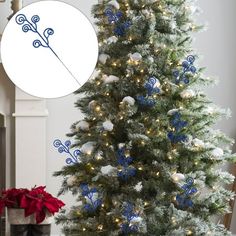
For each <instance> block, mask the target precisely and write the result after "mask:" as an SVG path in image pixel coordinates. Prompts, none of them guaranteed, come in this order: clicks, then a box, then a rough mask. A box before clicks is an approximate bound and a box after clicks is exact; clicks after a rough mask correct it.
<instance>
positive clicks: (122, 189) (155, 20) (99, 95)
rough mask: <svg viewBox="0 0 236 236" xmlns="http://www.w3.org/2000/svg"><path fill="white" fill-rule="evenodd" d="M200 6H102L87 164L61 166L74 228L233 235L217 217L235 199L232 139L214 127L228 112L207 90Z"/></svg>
mask: <svg viewBox="0 0 236 236" xmlns="http://www.w3.org/2000/svg"><path fill="white" fill-rule="evenodd" d="M196 12H197V8H196V7H195V6H193V1H191V0H117V1H116V0H113V1H103V2H102V3H100V4H97V5H95V6H94V8H93V13H94V17H95V19H96V25H97V26H98V38H99V42H100V43H99V45H100V56H99V63H98V65H97V71H98V75H97V76H96V78H94V79H91V80H90V81H89V82H87V83H86V84H85V85H84V86H83V87H82V89H80V90H79V91H78V93H82V94H84V93H85V96H84V97H83V98H82V99H81V98H80V99H78V101H77V103H76V105H77V107H78V108H79V109H80V110H81V111H82V112H83V113H84V114H85V118H84V120H83V121H79V122H76V123H75V124H73V125H72V132H71V134H70V135H69V136H70V137H74V140H75V141H74V144H73V145H72V147H76V148H80V151H81V155H80V162H79V163H75V164H72V165H68V166H65V167H64V168H63V169H62V170H61V171H59V172H57V173H55V175H56V176H63V177H64V182H63V184H62V189H61V191H60V194H64V193H65V192H67V191H71V192H72V193H73V194H74V195H75V196H76V199H77V200H78V205H76V206H74V207H73V208H72V209H71V211H70V212H69V213H64V214H61V215H60V216H59V217H58V222H59V223H63V224H64V232H65V234H66V235H108V236H109V235H114V236H115V235H149V236H151V235H155V236H160V235H169V236H178V235H179V236H184V235H212V236H217V235H218V236H222V235H230V233H229V232H227V230H226V229H225V228H224V227H223V226H222V225H219V224H217V223H215V222H214V220H212V216H215V215H221V216H223V215H224V214H225V213H226V212H229V210H230V209H229V207H228V202H229V200H230V199H232V198H233V196H234V195H233V193H232V192H230V191H228V190H226V189H225V188H224V187H223V186H222V185H224V184H229V183H231V182H232V181H233V179H234V178H233V176H232V175H230V174H229V173H227V172H223V171H221V170H219V168H218V167H219V166H221V165H222V164H223V163H224V162H225V161H227V160H230V159H232V158H233V155H232V154H231V151H230V146H231V145H232V143H233V141H232V140H231V139H229V138H228V137H226V136H225V135H224V134H223V133H222V132H220V131H218V130H213V129H212V128H211V127H210V126H212V125H213V124H214V123H215V122H216V121H217V120H218V119H219V118H220V117H222V116H224V115H227V112H225V111H224V110H222V109H219V108H218V107H217V106H215V105H213V104H212V102H211V101H210V100H209V99H208V98H207V96H206V95H205V93H204V92H202V88H203V87H204V86H206V85H209V84H211V83H213V82H214V80H212V79H209V78H206V77H205V76H204V75H203V69H201V68H198V67H197V64H196V59H197V56H196V54H195V52H193V50H192V48H191V35H192V31H197V30H198V29H200V28H201V27H199V26H197V25H195V23H194V22H193V15H194V14H196ZM68 145H69V144H68ZM77 154H78V153H77Z"/></svg>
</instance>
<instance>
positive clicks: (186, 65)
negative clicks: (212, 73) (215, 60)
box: [173, 55, 197, 84]
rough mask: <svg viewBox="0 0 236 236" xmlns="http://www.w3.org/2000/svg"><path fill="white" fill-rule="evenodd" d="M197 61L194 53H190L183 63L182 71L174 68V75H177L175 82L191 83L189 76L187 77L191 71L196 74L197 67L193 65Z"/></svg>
mask: <svg viewBox="0 0 236 236" xmlns="http://www.w3.org/2000/svg"><path fill="white" fill-rule="evenodd" d="M194 62H195V57H194V56H192V55H189V56H188V57H187V59H186V60H185V61H183V63H182V71H181V72H180V71H179V70H174V72H173V76H174V77H175V83H176V84H179V83H181V82H184V83H185V84H188V83H189V78H188V77H187V73H188V72H190V73H192V74H195V73H196V71H197V69H196V67H195V66H194V65H193V63H194Z"/></svg>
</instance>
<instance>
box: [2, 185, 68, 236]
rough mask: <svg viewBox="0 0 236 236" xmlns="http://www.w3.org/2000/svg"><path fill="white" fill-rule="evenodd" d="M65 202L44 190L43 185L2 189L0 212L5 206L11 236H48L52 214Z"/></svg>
mask: <svg viewBox="0 0 236 236" xmlns="http://www.w3.org/2000/svg"><path fill="white" fill-rule="evenodd" d="M64 205H65V204H64V203H63V202H62V201H61V200H59V199H57V198H55V197H53V196H52V195H51V194H50V193H48V192H46V191H45V187H43V186H40V187H34V188H32V189H31V190H28V189H15V188H13V189H9V190H6V191H2V194H1V197H0V214H1V213H2V212H3V209H4V208H5V207H6V208H7V210H8V211H7V212H8V221H9V223H10V225H11V227H10V230H11V236H28V235H33V236H39V235H41V236H48V235H50V228H51V222H52V216H53V215H54V214H55V213H56V212H58V211H59V210H60V209H61V207H63V206H64Z"/></svg>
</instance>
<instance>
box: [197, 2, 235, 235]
mask: <svg viewBox="0 0 236 236" xmlns="http://www.w3.org/2000/svg"><path fill="white" fill-rule="evenodd" d="M198 5H199V6H200V7H201V9H202V10H203V14H201V15H200V17H199V22H202V23H206V22H207V23H208V25H209V27H208V30H207V31H205V32H202V33H198V34H197V35H196V40H195V43H194V45H195V47H196V49H197V50H198V52H199V53H200V54H201V55H202V58H201V62H200V65H201V66H206V67H207V70H206V74H207V75H208V76H212V75H213V76H216V77H217V78H219V84H218V86H216V87H214V88H209V89H208V90H207V91H208V94H209V96H210V97H211V98H212V99H213V101H214V102H215V103H216V104H218V105H220V106H221V107H223V108H230V109H231V111H232V118H231V119H229V120H222V121H221V122H219V123H218V124H217V126H216V127H217V128H219V129H221V130H223V131H224V132H225V133H226V134H228V135H229V136H230V137H232V138H235V139H236V123H235V118H236V99H235V98H236V93H235V89H236V78H235V75H236V66H235V61H236V46H235V37H236V27H235V26H234V24H235V22H236V14H235V10H236V1H235V0H225V1H222V0H207V1H206V0H199V1H198ZM234 151H236V150H235V146H234ZM234 174H236V173H234ZM235 221H236V205H235V207H234V215H233V218H232V222H231V230H232V232H233V233H234V234H236V224H235V223H234V222H235Z"/></svg>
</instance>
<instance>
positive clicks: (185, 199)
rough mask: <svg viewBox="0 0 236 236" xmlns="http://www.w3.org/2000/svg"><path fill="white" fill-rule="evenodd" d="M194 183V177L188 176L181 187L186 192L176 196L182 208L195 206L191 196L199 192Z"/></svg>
mask: <svg viewBox="0 0 236 236" xmlns="http://www.w3.org/2000/svg"><path fill="white" fill-rule="evenodd" d="M193 184H194V179H193V178H188V179H187V181H186V184H184V185H183V186H182V187H181V188H182V189H183V190H184V192H183V193H182V194H178V195H177V196H176V201H177V203H178V205H179V206H180V207H181V208H191V207H193V201H192V199H191V196H192V195H194V194H195V193H197V188H195V187H193Z"/></svg>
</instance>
